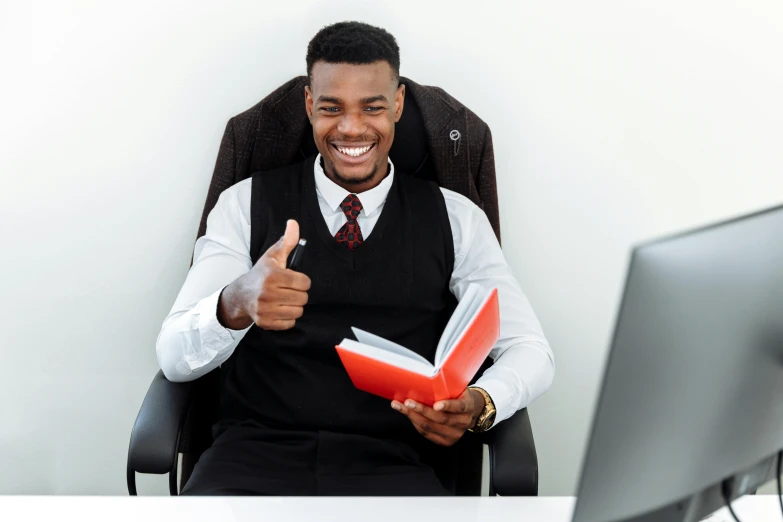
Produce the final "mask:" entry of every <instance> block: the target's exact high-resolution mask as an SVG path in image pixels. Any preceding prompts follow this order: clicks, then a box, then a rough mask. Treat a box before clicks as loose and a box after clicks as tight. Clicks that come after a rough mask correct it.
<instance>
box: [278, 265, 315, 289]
mask: <svg viewBox="0 0 783 522" xmlns="http://www.w3.org/2000/svg"><path fill="white" fill-rule="evenodd" d="M276 278H277V279H276V281H275V283H276V284H277V286H278V287H280V288H289V289H291V290H298V291H300V292H307V291H308V290H310V283H311V281H310V278H309V277H308V276H307V275H306V274H303V273H301V272H296V271H295V270H282V271H280V272H278V273H277V275H276Z"/></svg>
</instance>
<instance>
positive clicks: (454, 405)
mask: <svg viewBox="0 0 783 522" xmlns="http://www.w3.org/2000/svg"><path fill="white" fill-rule="evenodd" d="M432 409H434V410H435V411H443V412H448V413H470V410H471V404H470V403H469V401H467V400H465V399H452V400H447V401H438V402H436V403H435V404H434V405H433V406H432Z"/></svg>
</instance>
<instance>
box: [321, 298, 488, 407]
mask: <svg viewBox="0 0 783 522" xmlns="http://www.w3.org/2000/svg"><path fill="white" fill-rule="evenodd" d="M477 288H478V287H476V289H474V292H473V296H474V308H476V309H475V311H474V313H473V316H472V318H470V319H469V320H468V321H467V324H466V325H465V327H464V329H463V330H461V332H457V331H455V332H453V333H454V337H455V341H454V342H453V344H452V346H450V347H449V346H445V347H444V349H445V350H446V351H445V352H444V353H445V357H443V361H442V364H441V366H440V368H436V367H434V366H433V365H432V364H430V363H429V362H427V361H424V360H423V358H421V357H419V356H417V355H415V354H412V352H410V351H409V350H407V349H406V348H403V347H399V346H398V347H397V348H396V349H393V350H391V351H394V352H396V353H394V354H389V355H387V353H382V352H385V351H386V350H383V347H381V346H378V347H377V348H376V349H374V350H373V349H372V348H370V349H369V350H363V349H362V348H364V347H365V345H361V344H360V343H357V342H355V341H351V340H343V342H342V343H340V344H338V345H337V346H336V347H335V348H336V349H337V353H338V354H339V356H340V359H341V360H342V363H343V365H344V366H345V369H346V371H347V372H348V375H349V376H350V377H351V381H353V384H354V386H356V387H357V388H358V389H360V390H363V391H366V392H369V393H372V394H375V395H379V396H381V397H384V398H386V399H389V400H392V399H394V400H398V401H401V402H402V401H405V399H413V400H415V401H418V402H421V403H422V404H427V405H430V406H431V405H433V404H434V403H435V402H437V401H439V400H444V399H454V398H456V397H459V396H460V394H462V392H463V391H465V388H467V386H468V384H469V383H470V381H471V379H473V377H474V376H475V375H476V372H477V371H478V369H479V367H480V366H481V364H482V363H483V362H484V360H485V359H486V358H487V356H488V355H489V352H490V351H491V350H492V347H493V346H494V345H495V343H496V342H497V340H498V337H499V335H500V310H499V306H498V293H497V289H496V288H493V289H492V290H490V291H489V293H488V294H486V295H485V296H479V295H476V292H479V290H478V289H477ZM482 297H483V299H482V300H481V301H477V300H476V299H475V298H479V299H481V298H482ZM463 299H464V297H463ZM476 305H478V306H477V307H476ZM460 311H461V312H462V314H463V315H467V313H470V312H471V309H470V303H467V304H466V306H465V307H463V308H462V310H460V306H458V307H457V309H456V310H455V312H454V313H455V316H456V315H457V314H458V313H459V312H460ZM453 321H456V324H459V322H461V319H460V318H459V317H453V318H452V321H450V322H449V324H451V323H452V322H453ZM448 329H449V327H448V326H447V330H448ZM444 335H445V334H444ZM381 341H382V340H381ZM387 343H388V341H387ZM389 344H391V343H389ZM362 351H364V352H365V353H361V352H362ZM404 351H405V352H409V353H411V354H412V355H411V359H407V358H406V355H404V354H403V355H398V354H400V353H402V352H404ZM379 356H380V358H379ZM380 359H386V360H380ZM410 361H413V362H412V363H410ZM427 365H428V366H429V367H427Z"/></svg>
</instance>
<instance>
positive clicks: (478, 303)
mask: <svg viewBox="0 0 783 522" xmlns="http://www.w3.org/2000/svg"><path fill="white" fill-rule="evenodd" d="M491 295H492V292H489V293H487V294H486V295H478V296H476V299H475V300H474V302H475V306H474V307H473V308H472V312H471V313H470V314H469V315H468V321H467V323H466V324H465V327H464V328H462V329H461V330H457V331H458V332H459V333H458V335H457V338H456V339H454V343H452V344H451V345H449V347H450V348H451V347H454V346H456V345H458V344H459V343H460V341H461V340H462V338H463V337H464V336H465V331H466V330H467V329H468V328H469V327H470V325H471V324H473V321H475V319H476V314H477V313H478V311H479V310H480V309H481V307H482V306H484V305H485V304H486V302H487V301H489V298H490V297H491ZM449 355H451V349H448V350H446V351H445V352H444V353H443V358H442V359H441V360H437V359H436V360H435V369H436V370H438V369H440V367H441V366H443V363H445V362H446V361H447V360H448V359H449Z"/></svg>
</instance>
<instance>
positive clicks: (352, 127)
mask: <svg viewBox="0 0 783 522" xmlns="http://www.w3.org/2000/svg"><path fill="white" fill-rule="evenodd" d="M404 100H405V86H404V85H400V86H399V87H398V86H397V81H396V80H395V79H394V78H393V75H392V69H391V66H390V65H389V64H388V62H386V61H378V62H375V63H372V64H367V65H350V64H344V63H326V62H316V63H315V64H314V65H313V68H312V74H311V79H310V86H308V87H305V106H306V108H307V116H308V118H310V123H311V124H312V126H313V138H314V139H315V144H316V146H317V147H318V151H319V152H320V153H321V156H322V157H323V159H324V170H325V172H326V175H327V176H328V177H329V178H331V179H332V180H333V181H335V182H336V183H337V184H339V185H340V186H342V187H343V188H345V189H346V190H350V191H352V192H361V191H364V190H368V189H370V188H372V187H374V186H375V185H377V184H378V183H379V182H380V181H381V180H382V179H383V178H384V177H385V176H386V164H387V162H388V157H389V149H391V145H392V142H393V141H394V124H395V123H396V122H397V121H399V119H400V116H401V115H402V106H403V103H404Z"/></svg>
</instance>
